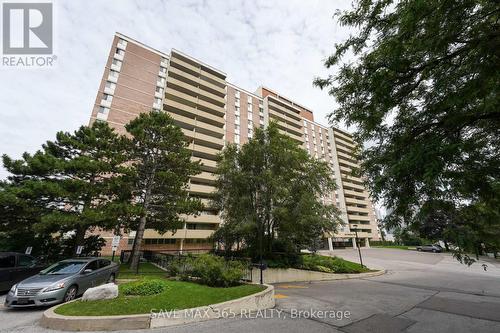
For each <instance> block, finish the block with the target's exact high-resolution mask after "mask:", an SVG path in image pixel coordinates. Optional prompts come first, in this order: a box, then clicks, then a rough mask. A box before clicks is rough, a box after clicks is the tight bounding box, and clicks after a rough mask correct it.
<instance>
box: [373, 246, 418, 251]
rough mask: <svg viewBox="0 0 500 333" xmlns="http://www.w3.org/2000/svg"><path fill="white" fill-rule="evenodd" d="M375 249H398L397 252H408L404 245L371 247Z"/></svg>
mask: <svg viewBox="0 0 500 333" xmlns="http://www.w3.org/2000/svg"><path fill="white" fill-rule="evenodd" d="M372 247H373V248H376V249H399V250H409V248H408V246H405V245H376V246H372Z"/></svg>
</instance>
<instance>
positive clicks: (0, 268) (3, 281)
mask: <svg viewBox="0 0 500 333" xmlns="http://www.w3.org/2000/svg"><path fill="white" fill-rule="evenodd" d="M15 267H16V255H15V254H10V253H7V254H1V253H0V291H5V290H9V289H10V287H12V286H13V285H14V284H15V282H14V279H13V273H14V272H13V271H14V269H15Z"/></svg>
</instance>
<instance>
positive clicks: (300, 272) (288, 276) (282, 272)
mask: <svg viewBox="0 0 500 333" xmlns="http://www.w3.org/2000/svg"><path fill="white" fill-rule="evenodd" d="M385 273H386V270H377V271H376V272H367V273H358V274H337V273H323V272H316V271H308V270H304V269H296V268H268V269H266V270H265V271H264V282H265V283H284V282H311V281H330V280H347V279H363V278H369V277H374V276H379V275H383V274H385ZM258 278H259V277H258V276H257V277H255V278H254V280H255V281H253V282H257V279H258Z"/></svg>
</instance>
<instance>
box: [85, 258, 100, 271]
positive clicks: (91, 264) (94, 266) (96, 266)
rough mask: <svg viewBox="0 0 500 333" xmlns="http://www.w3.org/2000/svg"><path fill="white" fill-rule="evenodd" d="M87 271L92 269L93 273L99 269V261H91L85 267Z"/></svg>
mask: <svg viewBox="0 0 500 333" xmlns="http://www.w3.org/2000/svg"><path fill="white" fill-rule="evenodd" d="M85 269H91V270H92V271H95V270H97V269H99V262H98V261H97V260H94V261H91V262H89V263H88V264H87V266H85Z"/></svg>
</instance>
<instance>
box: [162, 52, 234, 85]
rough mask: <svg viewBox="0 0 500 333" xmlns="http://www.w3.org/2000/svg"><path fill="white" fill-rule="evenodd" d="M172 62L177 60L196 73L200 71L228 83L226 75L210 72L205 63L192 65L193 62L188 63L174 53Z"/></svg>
mask: <svg viewBox="0 0 500 333" xmlns="http://www.w3.org/2000/svg"><path fill="white" fill-rule="evenodd" d="M170 62H175V63H176V64H179V65H181V66H182V67H184V68H186V69H189V70H191V71H193V72H195V73H200V74H202V75H204V76H206V77H208V78H210V79H212V80H214V81H217V82H219V83H221V84H223V85H225V84H226V80H225V77H221V76H222V75H221V76H218V75H214V74H212V73H211V72H209V71H207V70H206V69H205V66H204V65H203V64H200V63H197V64H196V66H195V65H192V64H190V63H187V62H186V61H184V60H182V59H181V58H179V57H178V56H176V55H175V54H173V55H172V57H171V58H170ZM193 62H195V61H193Z"/></svg>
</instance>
